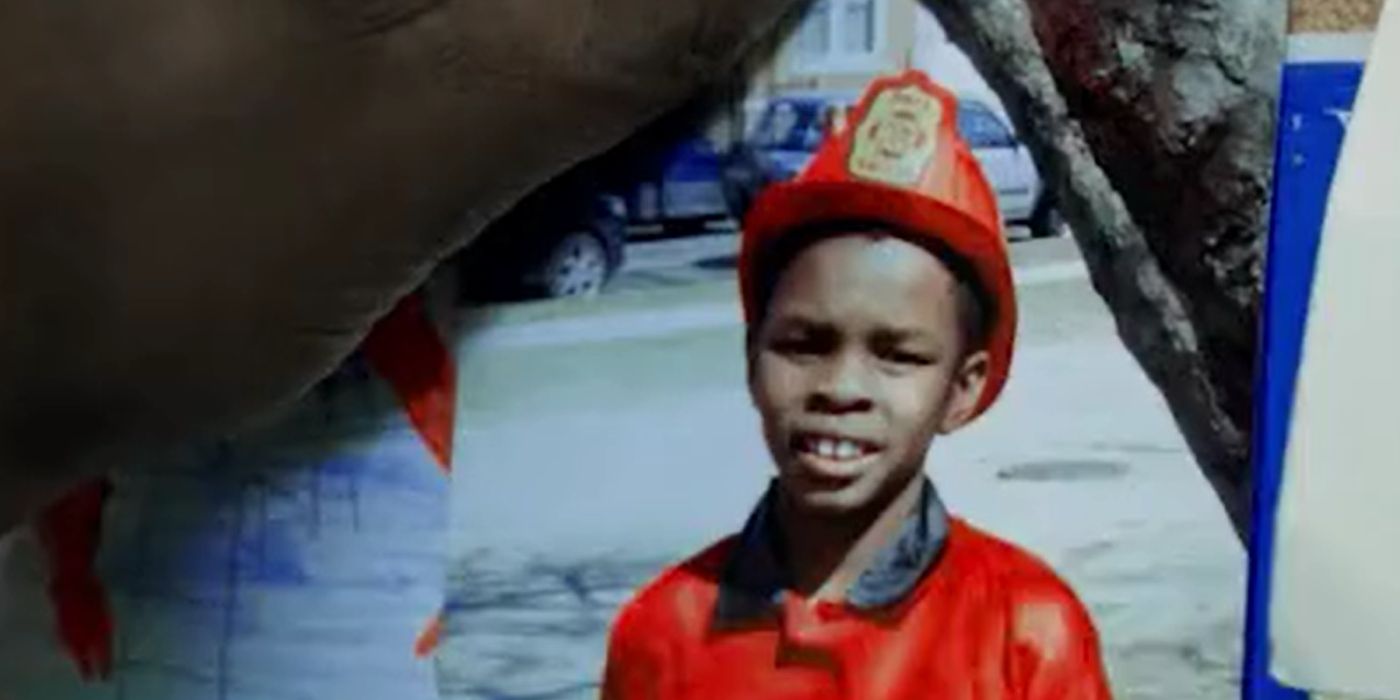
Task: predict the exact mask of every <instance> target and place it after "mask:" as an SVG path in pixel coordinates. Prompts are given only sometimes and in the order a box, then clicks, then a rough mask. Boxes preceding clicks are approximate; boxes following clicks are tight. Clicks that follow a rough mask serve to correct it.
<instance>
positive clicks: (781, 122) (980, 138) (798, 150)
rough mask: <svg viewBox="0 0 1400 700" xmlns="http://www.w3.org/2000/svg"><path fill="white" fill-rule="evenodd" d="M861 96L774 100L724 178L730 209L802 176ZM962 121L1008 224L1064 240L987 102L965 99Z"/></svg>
mask: <svg viewBox="0 0 1400 700" xmlns="http://www.w3.org/2000/svg"><path fill="white" fill-rule="evenodd" d="M858 97H859V96H858V95H855V94H844V93H829V94H807V95H797V96H789V97H780V98H776V99H774V100H772V101H771V102H769V103H768V105H767V106H766V107H765V109H764V111H763V113H762V114H761V116H760V117H759V119H758V122H757V125H756V127H755V128H754V130H753V131H752V132H751V134H750V136H749V138H747V139H746V140H745V142H744V144H743V145H742V146H740V147H739V148H738V149H737V151H736V153H735V156H734V157H733V158H732V159H731V162H730V166H729V171H728V172H727V174H726V181H727V183H728V185H729V190H728V192H729V200H730V206H731V208H732V209H733V210H735V211H736V212H743V211H747V209H748V207H749V206H750V205H751V204H752V201H753V197H754V196H755V195H756V194H757V193H758V191H759V190H761V189H762V188H763V187H765V186H767V185H768V184H771V183H774V182H781V181H784V180H788V179H791V178H792V177H794V176H796V175H797V173H798V172H800V171H801V170H802V168H804V167H805V166H806V165H807V163H808V161H810V160H811V159H812V156H813V154H814V153H815V152H816V150H817V146H819V145H820V144H821V141H822V138H823V137H824V136H825V134H826V130H827V129H828V128H830V125H831V124H832V123H833V122H834V121H836V120H838V119H840V118H841V115H842V114H843V113H844V112H845V110H847V109H849V108H850V106H851V105H853V104H854V103H855V102H856V101H857V99H858ZM957 120H958V130H959V132H961V134H962V136H963V139H964V140H966V141H967V144H968V146H969V147H970V148H971V149H972V154H973V156H974V157H975V158H977V161H978V162H979V163H981V165H982V169H983V171H984V172H985V173H986V174H987V179H988V180H989V181H990V182H991V185H992V189H993V190H994V191H995V192H996V197H997V206H998V208H999V209H1000V210H1001V213H1002V218H1003V220H1005V221H1006V222H1008V223H1020V224H1026V225H1027V226H1029V228H1030V230H1031V235H1032V236H1035V237H1048V236H1058V235H1061V234H1063V233H1064V232H1065V231H1066V230H1067V229H1066V227H1065V224H1064V221H1063V219H1062V218H1061V217H1060V215H1059V212H1058V209H1057V207H1056V206H1055V202H1054V200H1053V197H1052V196H1051V193H1050V192H1049V191H1048V190H1046V189H1045V187H1044V185H1043V183H1042V182H1041V179H1040V175H1039V173H1038V172H1037V170H1036V168H1035V162H1034V161H1033V160H1032V159H1031V156H1030V153H1029V151H1028V150H1027V149H1026V147H1025V146H1024V145H1023V144H1022V143H1021V142H1020V141H1019V140H1017V138H1016V135H1015V133H1014V132H1013V131H1012V130H1011V129H1010V127H1008V126H1007V125H1006V123H1005V122H1004V121H1002V119H1001V117H1000V116H998V115H997V113H996V112H995V111H993V110H992V109H991V108H990V107H988V106H987V105H986V104H985V103H983V102H980V101H978V100H976V99H971V98H966V97H962V98H959V100H958V115H957Z"/></svg>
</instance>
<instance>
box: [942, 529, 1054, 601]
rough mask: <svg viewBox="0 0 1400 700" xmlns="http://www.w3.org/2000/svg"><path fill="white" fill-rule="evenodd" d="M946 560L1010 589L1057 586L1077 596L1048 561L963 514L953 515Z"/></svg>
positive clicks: (970, 573)
mask: <svg viewBox="0 0 1400 700" xmlns="http://www.w3.org/2000/svg"><path fill="white" fill-rule="evenodd" d="M948 535H949V536H948V544H947V547H948V551H947V552H946V555H945V558H944V559H945V562H947V563H951V562H957V563H956V564H955V565H954V566H956V567H958V568H959V569H962V570H964V571H965V572H966V573H967V574H968V575H975V576H979V577H986V578H989V579H990V580H992V581H995V582H996V583H998V584H1000V585H1001V586H1003V587H1007V588H1009V589H1013V590H1014V589H1022V588H1025V589H1038V588H1053V589H1059V590H1060V591H1061V592H1063V593H1066V594H1068V595H1070V596H1071V597H1072V596H1073V595H1074V594H1073V593H1072V592H1071V591H1070V589H1069V585H1068V584H1066V583H1065V582H1064V580H1063V579H1061V578H1060V575H1059V574H1058V573H1056V572H1055V570H1054V569H1053V568H1051V566H1050V565H1049V564H1047V563H1046V562H1045V560H1043V559H1041V558H1040V557H1039V556H1036V555H1035V554H1032V553H1031V552H1030V551H1029V550H1027V549H1025V548H1023V547H1021V546H1020V545H1018V544H1015V543H1013V542H1011V541H1009V540H1005V539H1002V538H1001V537H998V536H997V535H994V534H992V533H990V532H987V531H986V530H983V529H981V528H979V527H977V526H975V525H973V524H971V523H969V522H967V521H966V520H964V519H962V518H960V517H956V516H954V517H950V518H949V528H948Z"/></svg>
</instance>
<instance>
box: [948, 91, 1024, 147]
mask: <svg viewBox="0 0 1400 700" xmlns="http://www.w3.org/2000/svg"><path fill="white" fill-rule="evenodd" d="M958 131H959V132H961V133H962V137H963V139H964V140H966V141H967V145H968V146H970V147H972V148H1011V147H1013V146H1015V145H1016V138H1015V137H1014V136H1012V135H1011V132H1010V131H1009V130H1008V129H1007V128H1006V126H1005V125H1004V124H1002V123H1001V120H1000V119H998V118H997V116H996V115H995V114H992V112H991V111H990V110H988V109H987V108H986V107H982V106H980V105H977V104H974V103H967V102H964V103H963V104H962V105H960V106H959V108H958Z"/></svg>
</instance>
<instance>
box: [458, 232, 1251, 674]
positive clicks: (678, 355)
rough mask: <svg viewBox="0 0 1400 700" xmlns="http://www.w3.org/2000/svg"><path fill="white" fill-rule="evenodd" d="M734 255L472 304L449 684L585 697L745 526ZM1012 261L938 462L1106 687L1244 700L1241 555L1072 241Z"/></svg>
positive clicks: (686, 256) (693, 250) (641, 258)
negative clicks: (708, 549) (1098, 662)
mask: <svg viewBox="0 0 1400 700" xmlns="http://www.w3.org/2000/svg"><path fill="white" fill-rule="evenodd" d="M733 245H734V237H733V235H732V234H729V235H727V236H725V235H723V234H721V235H715V236H707V237H700V238H695V239H684V240H676V241H666V242H662V243H652V244H647V245H645V246H634V247H635V249H636V250H635V252H634V255H633V256H632V263H631V264H630V265H631V266H630V267H629V268H628V269H627V270H625V271H624V272H623V274H622V275H621V276H620V277H619V278H618V279H617V283H616V284H615V285H614V287H613V288H612V289H611V290H610V291H609V292H608V293H606V294H604V295H603V296H602V297H600V298H597V299H592V300H584V301H577V300H575V301H564V302H547V303H541V304H525V305H520V306H514V307H502V308H496V309H490V310H480V311H477V312H473V313H471V314H468V315H467V316H466V317H464V319H463V322H464V323H465V324H466V327H467V328H468V329H469V330H470V332H469V333H464V334H463V336H462V338H463V340H462V343H461V345H460V347H459V349H458V352H459V356H460V358H461V362H462V364H461V367H462V378H463V385H464V386H466V387H468V390H467V391H465V392H464V393H463V396H462V399H461V402H460V404H459V410H460V411H461V416H462V418H461V420H460V421H459V425H460V426H461V429H460V432H459V434H458V437H457V439H458V448H457V449H458V452H457V455H456V460H457V467H456V469H457V472H456V475H455V477H454V480H453V494H452V506H451V510H452V524H451V532H450V534H449V546H450V548H451V551H452V558H451V560H450V561H449V576H448V608H449V611H450V614H449V617H448V624H447V640H446V642H445V645H444V647H443V650H442V653H441V654H440V656H439V659H438V679H439V685H440V688H441V690H442V691H443V693H444V696H445V697H453V698H519V699H524V698H587V697H594V696H595V694H596V692H597V690H596V683H597V680H598V675H599V671H600V668H601V663H602V658H603V653H604V648H605V640H606V634H607V629H608V625H609V624H610V621H611V617H612V614H613V612H614V610H615V608H616V606H617V605H618V604H619V603H620V602H621V601H623V600H625V598H626V597H627V596H628V595H630V593H631V591H632V590H633V589H634V588H635V587H636V586H637V585H640V584H641V583H643V582H644V581H646V580H648V579H649V578H650V577H651V576H653V575H655V573H656V572H657V571H658V570H659V569H660V568H661V567H662V566H663V565H664V564H665V563H667V562H672V561H675V560H677V559H679V558H682V557H684V556H686V555H688V554H690V553H693V552H694V551H697V550H698V549H699V548H701V547H703V546H704V545H706V544H708V543H709V542H711V541H713V540H715V539H717V538H719V537H721V536H723V535H725V534H727V533H729V532H732V531H734V530H735V529H737V528H738V527H739V526H740V525H741V524H742V521H743V518H744V516H745V515H746V514H747V512H748V510H749V508H750V507H751V506H752V504H753V501H754V500H755V498H756V497H757V496H758V494H759V493H760V492H761V490H762V488H763V486H764V484H765V482H766V480H767V478H768V473H769V470H770V469H771V467H770V466H769V465H768V463H767V457H766V451H765V449H764V447H763V444H762V440H761V437H760V435H759V432H758V429H757V418H756V416H755V415H754V413H753V410H752V408H751V407H750V405H749V402H748V397H747V396H746V394H745V391H744V383H743V374H744V369H743V363H742V352H741V340H742V335H743V330H742V327H741V325H740V320H739V313H738V302H737V298H736V295H735V290H734V280H733V270H732V268H726V267H725V266H724V265H721V264H717V263H714V264H706V261H715V260H722V259H723V258H724V257H725V256H726V255H732V251H733ZM1012 256H1013V260H1014V265H1015V268H1016V270H1015V274H1016V277H1017V280H1018V291H1019V295H1020V297H1019V298H1020V304H1021V318H1022V323H1021V326H1020V329H1019V333H1018V346H1017V347H1018V351H1017V352H1018V355H1017V359H1016V362H1015V366H1014V367H1013V372H1012V378H1011V381H1010V384H1009V385H1008V388H1007V390H1006V393H1005V394H1004V396H1003V398H1002V400H1001V401H1000V402H999V404H998V406H997V407H996V408H995V409H994V410H993V411H992V412H990V413H989V414H988V415H986V416H985V417H983V418H982V419H980V420H979V421H978V422H977V423H975V424H974V425H972V426H970V427H969V428H968V429H966V430H965V431H963V432H961V433H959V434H958V435H955V436H952V437H950V438H947V439H942V440H940V441H939V442H938V443H936V444H935V445H934V447H933V449H932V451H931V454H930V460H929V463H928V465H927V468H928V470H929V472H930V474H931V475H932V476H933V478H934V480H935V482H936V483H937V484H938V486H939V488H940V490H941V491H942V493H943V494H944V496H945V498H946V500H947V501H948V503H949V504H950V507H951V509H952V510H954V511H955V512H957V513H959V514H960V515H962V516H964V517H966V518H968V519H969V520H971V521H972V522H974V523H977V524H979V525H981V526H983V527H986V528H987V529H990V530H992V531H993V532H996V533H998V534H1000V535H1002V536H1005V537H1007V538H1009V539H1011V540H1013V541H1015V542H1018V543H1021V544H1023V545H1025V546H1026V547H1028V548H1030V549H1031V550H1032V551H1034V552H1036V553H1038V554H1040V555H1041V556H1042V557H1044V558H1045V559H1046V560H1047V561H1049V562H1050V563H1051V564H1052V565H1053V566H1055V567H1056V568H1057V570H1059V571H1060V572H1061V573H1062V574H1063V575H1064V576H1065V577H1066V578H1067V579H1068V580H1069V581H1070V583H1071V584H1072V585H1073V586H1074V587H1075V589H1076V590H1077V591H1078V592H1079V593H1080V595H1081V597H1082V598H1083V599H1084V600H1085V601H1086V603H1087V604H1088V605H1089V606H1090V609H1091V610H1092V612H1093V615H1094V618H1095V620H1096V623H1097V625H1098V627H1099V629H1100V632H1101V635H1102V638H1103V642H1104V649H1105V656H1106V659H1107V662H1108V665H1109V672H1110V675H1111V678H1112V682H1113V684H1114V687H1115V691H1116V696H1117V697H1119V698H1130V699H1141V700H1148V699H1152V700H1157V699H1161V700H1168V699H1170V700H1176V699H1178V698H1183V697H1190V698H1221V699H1222V700H1223V699H1225V698H1231V697H1235V696H1236V695H1237V690H1236V689H1235V685H1234V684H1235V683H1236V682H1237V680H1236V679H1237V676H1238V671H1237V669H1238V665H1239V647H1240V644H1239V637H1240V626H1241V610H1242V606H1243V591H1244V572H1245V559H1244V553H1243V551H1242V550H1241V549H1240V547H1239V546H1238V544H1237V543H1236V541H1235V539H1234V536H1233V534H1232V533H1231V531H1230V529H1229V526H1228V524H1227V522H1226V520H1225V518H1224V516H1223V514H1222V512H1221V509H1220V508H1219V506H1218V505H1217V503H1216V502H1215V500H1214V498H1213V495H1212V494H1211V492H1210V491H1209V489H1208V488H1207V486H1206V483H1205V481H1204V479H1203V478H1201V476H1200V475H1199V473H1198V472H1197V470H1196V468H1195V466H1194V463H1193V461H1192V459H1191V457H1190V455H1189V453H1188V452H1187V450H1186V448H1185V445H1184V444H1183V442H1182V440H1181V437H1180V436H1179V434H1178V433H1177V431H1176V429H1175V427H1174V425H1173V423H1172V421H1171V418H1170V415H1169V413H1168V411H1167V409H1166V407H1165V405H1164V404H1163V402H1162V401H1161V399H1160V397H1159V395H1158V394H1157V392H1156V391H1155V389H1154V388H1153V387H1152V386H1151V385H1150V384H1149V383H1148V382H1147V381H1146V380H1145V378H1144V377H1143V375H1142V373H1141V371H1140V370H1139V368H1138V367H1137V365H1136V363H1135V362H1134V361H1133V360H1132V358H1131V357H1130V356H1129V355H1128V354H1127V352H1126V351H1125V350H1124V349H1123V348H1122V346H1121V344H1120V343H1119V342H1118V340H1117V338H1116V336H1115V333H1114V326H1113V323H1112V320H1111V318H1110V317H1109V315H1108V313H1107V312H1106V310H1105V308H1104V306H1103V304H1102V302H1101V301H1100V300H1099V299H1098V297H1097V296H1096V295H1095V294H1094V292H1093V291H1092V289H1091V288H1090V287H1089V285H1088V282H1087V279H1086V275H1085V272H1084V269H1083V266H1082V263H1081V262H1080V261H1079V260H1078V257H1077V255H1076V252H1075V249H1074V247H1073V245H1072V243H1071V242H1070V241H1069V240H1067V239H1066V240H1051V241H1017V242H1015V243H1014V244H1013V245H1012Z"/></svg>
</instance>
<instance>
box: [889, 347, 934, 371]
mask: <svg viewBox="0 0 1400 700" xmlns="http://www.w3.org/2000/svg"><path fill="white" fill-rule="evenodd" d="M880 358H881V359H883V360H885V361H886V362H892V363H894V364H897V365H911V366H915V367H923V366H926V365H931V364H933V358H931V357H929V356H928V355H926V354H924V353H920V352H914V351H912V350H902V349H899V348H890V349H886V350H884V351H882V352H881V353H880Z"/></svg>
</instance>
